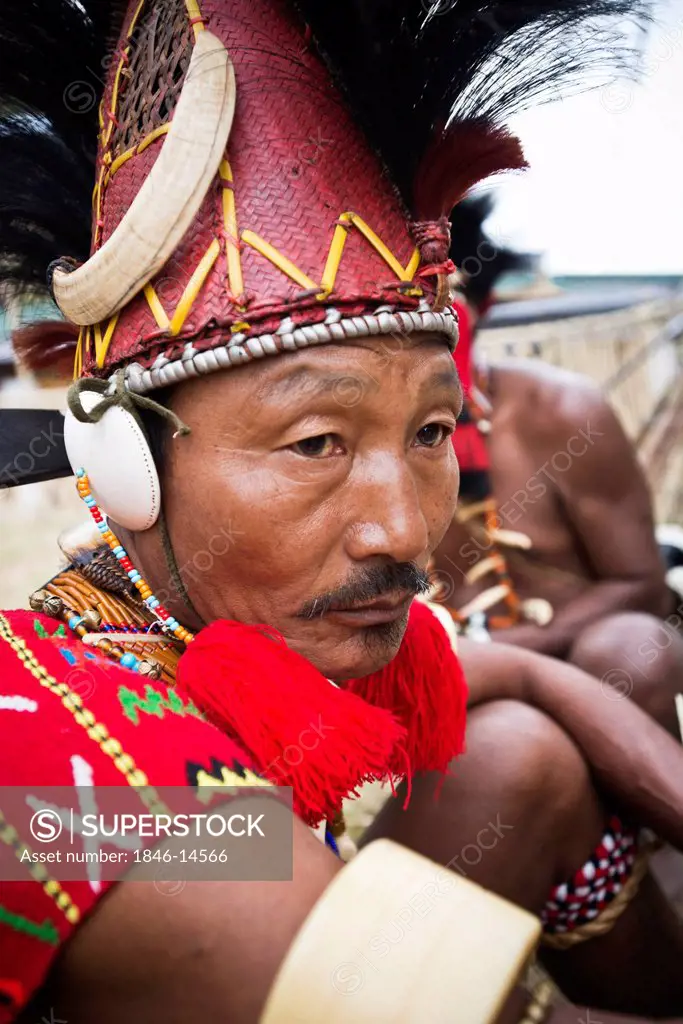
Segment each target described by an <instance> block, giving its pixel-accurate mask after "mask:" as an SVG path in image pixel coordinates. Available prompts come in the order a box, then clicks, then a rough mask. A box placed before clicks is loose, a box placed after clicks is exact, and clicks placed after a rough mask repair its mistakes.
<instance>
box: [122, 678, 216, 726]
mask: <svg viewBox="0 0 683 1024" xmlns="http://www.w3.org/2000/svg"><path fill="white" fill-rule="evenodd" d="M118 697H119V703H120V705H121V707H122V709H123V713H124V715H125V716H126V718H129V719H130V721H131V722H132V723H133V725H138V724H139V722H140V716H139V714H138V711H141V712H142V713H143V714H145V715H156V717H157V718H163V717H164V713H165V712H166V711H170V712H171V713H172V714H174V715H180V716H181V718H184V717H185V715H194V717H195V718H200V719H202V720H203V717H204V716H203V715H202V713H201V711H200V710H199V708H198V707H196V706H195V705H194V704H193V703H192V701H191V700H190V701H188V702H187V703H185V702H184V701H183V700H182V698H180V697H179V696H178V694H177V693H176V692H175V690H169V691H168V694H167V695H164V694H163V693H159V692H158V691H157V690H155V689H154V687H153V686H150V685H149V684H148V685H147V686H146V687H145V695H144V697H143V696H141V695H140V694H139V693H136V692H135V690H129V689H128V687H127V686H119V690H118Z"/></svg>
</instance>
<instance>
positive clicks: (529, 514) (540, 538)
mask: <svg viewBox="0 0 683 1024" xmlns="http://www.w3.org/2000/svg"><path fill="white" fill-rule="evenodd" d="M483 384H484V389H485V392H486V397H487V398H488V400H489V401H490V403H491V407H492V416H491V424H492V429H491V433H490V436H489V441H488V444H489V452H490V460H491V481H492V490H493V498H494V500H495V505H496V510H497V519H496V526H497V527H498V528H499V529H503V530H506V531H515V532H517V533H521V534H524V535H526V536H527V537H528V538H529V540H530V541H531V548H530V550H523V549H520V548H516V547H508V546H506V547H505V548H504V553H505V556H506V559H507V563H508V569H509V571H510V575H511V577H512V581H513V583H514V587H515V590H516V591H517V593H518V594H519V596H520V597H521V598H522V599H526V598H539V597H540V598H544V599H546V600H547V601H549V602H550V603H551V604H552V606H553V608H555V609H558V608H561V607H563V606H566V605H567V604H568V603H569V602H573V601H575V600H577V599H579V598H581V597H582V595H585V594H586V593H588V592H589V591H590V590H591V589H592V588H594V587H595V586H596V585H602V584H611V583H617V584H620V585H622V589H623V594H622V598H623V604H624V605H625V606H626V607H635V608H636V609H637V610H642V611H649V612H652V613H654V614H663V612H664V609H665V607H666V600H667V598H666V590H665V586H664V579H663V569H662V564H661V560H660V558H659V553H658V550H657V546H656V542H655V539H654V524H653V519H652V511H651V502H650V495H649V491H648V488H647V484H646V482H645V478H644V475H643V473H642V471H641V469H640V467H639V465H638V462H637V459H636V456H635V452H634V450H633V448H632V446H631V445H630V443H629V441H628V439H627V438H626V436H625V434H624V432H623V429H622V427H621V425H620V424H619V422H618V420H617V418H616V416H615V415H614V413H613V412H612V410H611V408H610V406H609V404H608V402H607V401H606V399H605V398H604V397H603V395H602V393H601V392H600V390H599V389H598V388H597V387H596V386H595V385H594V384H592V383H591V382H590V381H588V380H587V379H586V378H584V377H581V376H579V375H576V374H572V373H568V372H566V371H563V370H559V369H557V368H555V367H551V366H547V365H546V364H543V363H540V362H535V361H533V362H532V361H528V362H526V361H525V362H522V361H515V362H514V363H512V362H511V363H501V364H495V365H493V366H490V367H488V368H487V372H486V374H485V375H484V380H483ZM490 554H491V547H490V545H489V543H488V542H487V541H486V539H485V538H484V537H483V536H482V535H481V533H480V532H478V531H477V529H476V527H474V528H473V527H472V526H471V525H470V524H469V523H468V524H467V525H462V524H461V523H459V522H457V521H454V522H453V524H452V526H451V527H450V529H449V532H448V534H447V536H446V538H445V539H444V541H443V543H442V545H441V546H440V548H439V550H438V552H437V556H436V563H437V569H438V571H439V573H440V576H441V579H442V580H445V581H446V584H447V586H448V587H449V589H450V590H452V594H451V596H450V597H449V599H448V604H449V605H450V606H451V607H454V608H458V607H462V606H463V605H464V604H466V603H467V602H468V601H469V600H470V599H471V598H472V597H474V596H475V595H476V594H477V593H479V592H481V591H482V590H484V589H486V588H487V587H490V586H491V585H492V582H495V579H494V578H493V577H492V576H491V575H490V574H489V575H487V576H485V577H484V578H482V579H481V580H479V581H477V582H476V583H474V584H470V583H468V582H467V581H466V580H465V575H466V574H467V573H468V572H470V571H471V570H472V569H473V567H474V566H475V565H477V564H478V563H480V562H482V561H483V559H485V558H487V557H488V556H489V555H490ZM451 580H452V585H451ZM627 590H628V593H627V592H626V591H627ZM611 610H613V608H608V607H606V608H605V611H606V612H607V611H611Z"/></svg>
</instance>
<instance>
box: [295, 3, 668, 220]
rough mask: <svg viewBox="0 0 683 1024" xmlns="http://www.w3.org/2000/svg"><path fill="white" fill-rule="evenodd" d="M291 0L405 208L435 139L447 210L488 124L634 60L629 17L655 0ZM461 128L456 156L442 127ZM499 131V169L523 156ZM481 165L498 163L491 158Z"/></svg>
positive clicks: (467, 180)
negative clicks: (441, 152) (441, 151)
mask: <svg viewBox="0 0 683 1024" xmlns="http://www.w3.org/2000/svg"><path fill="white" fill-rule="evenodd" d="M299 3H300V7H301V9H302V12H303V14H304V16H305V17H306V19H307V20H308V21H309V23H310V25H311V28H312V31H313V35H314V36H315V38H316V39H317V40H318V43H319V45H320V47H321V49H322V51H323V52H324V53H325V54H326V55H327V58H328V60H329V62H330V65H331V66H332V68H333V69H335V70H336V71H337V73H338V76H339V78H340V79H341V81H342V84H343V85H344V86H345V88H346V91H347V93H348V96H349V99H350V101H351V103H352V105H353V106H354V107H355V110H356V115H357V117H358V118H359V119H360V120H361V122H362V123H363V124H364V125H365V128H366V131H367V132H368V134H369V136H370V138H371V139H372V140H373V141H374V144H375V147H376V149H377V150H378V151H379V153H380V154H381V156H382V157H383V158H384V161H385V163H386V165H387V167H388V169H389V172H390V174H391V175H392V177H393V180H394V181H395V182H396V184H397V185H398V187H399V189H400V191H401V193H402V194H403V197H404V199H405V201H406V203H407V204H408V206H409V207H410V208H411V209H412V210H413V211H414V210H415V196H416V190H418V191H419V188H420V178H421V177H423V176H424V174H425V168H424V167H423V161H424V159H425V157H427V158H428V161H429V162H430V163H432V162H433V161H434V160H438V159H439V157H438V143H439V142H441V141H443V143H444V145H445V148H446V156H445V161H446V163H447V164H448V165H449V167H448V168H446V169H445V170H444V172H443V173H440V176H441V178H443V175H444V173H446V174H448V173H450V174H451V175H452V177H453V182H454V184H453V186H452V187H451V188H449V187H448V186H447V185H446V184H445V183H444V185H443V195H441V196H438V197H435V198H436V200H437V205H438V206H440V207H441V212H442V213H444V214H448V212H449V210H450V209H451V207H452V206H453V205H454V204H455V202H456V201H458V200H459V199H460V198H462V196H463V195H464V194H465V193H466V192H467V191H468V189H469V188H471V187H472V185H474V184H475V183H476V181H477V180H481V175H480V176H479V177H477V174H478V172H477V171H476V170H475V172H474V174H469V172H468V164H471V163H472V158H473V157H474V162H475V163H476V161H477V160H478V159H479V156H480V153H481V150H482V142H481V137H482V136H485V135H486V134H487V132H490V131H492V130H493V131H496V130H498V131H500V129H501V128H502V127H503V126H504V125H505V124H506V123H507V121H508V119H509V118H510V117H511V116H512V115H513V114H516V113H518V112H519V111H521V110H523V109H526V108H527V107H529V106H532V105H534V104H538V103H539V102H542V101H547V100H552V99H555V98H557V96H558V95H560V94H562V95H567V93H570V92H575V91H577V90H580V89H582V88H586V87H587V86H589V85H595V84H597V83H600V82H604V81H606V80H609V79H610V78H611V76H612V75H613V74H615V73H623V72H628V71H631V72H632V71H633V70H634V69H635V67H636V66H637V59H636V58H637V56H638V50H637V48H636V46H635V42H634V26H635V28H640V29H642V28H643V27H644V26H645V25H646V24H647V22H648V21H649V20H650V19H651V15H652V9H653V3H652V2H648V0H526V2H519V3H518V2H515V0H499V2H491V0H433V2H431V0H342V2H339V0H324V2H322V0H299ZM473 127H478V128H479V130H480V132H479V138H477V132H476V131H473V130H472V129H473ZM462 128H465V129H466V132H465V133H464V139H463V145H462V146H461V147H460V148H459V152H460V157H459V158H458V156H457V154H458V146H457V145H454V144H449V139H450V140H453V139H454V138H456V137H457V135H458V131H459V130H461V129H462ZM509 138H510V137H509V136H508V139H509ZM503 142H504V140H502V139H501V138H500V137H499V140H498V143H499V149H501V160H500V163H501V167H500V168H499V169H501V170H502V169H505V168H508V167H511V166H512V167H515V166H517V167H520V166H523V164H522V163H521V162H520V159H519V155H517V156H516V155H515V154H514V153H512V154H510V153H509V152H508V153H505V152H504V150H505V145H504V144H503V145H502V148H501V143H503ZM435 147H436V148H435ZM483 148H486V147H485V146H484V147H483ZM511 158H512V162H510V160H511ZM480 170H481V172H482V173H483V174H485V175H488V174H489V173H495V171H496V168H495V160H491V159H489V161H488V164H486V162H485V165H482V167H481V168H480ZM429 173H430V176H431V178H432V180H433V179H434V171H433V169H432V170H430V172H429ZM472 178H474V180H472ZM432 215H434V213H432Z"/></svg>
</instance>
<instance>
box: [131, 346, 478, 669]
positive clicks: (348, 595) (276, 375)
mask: <svg viewBox="0 0 683 1024" xmlns="http://www.w3.org/2000/svg"><path fill="white" fill-rule="evenodd" d="M460 406H461V393H460V387H459V384H458V380H457V375H456V371H455V366H454V363H453V359H452V357H451V355H450V353H449V352H448V349H447V347H446V345H445V344H444V342H443V340H442V339H436V338H433V337H430V336H427V335H421V336H420V335H415V336H412V337H410V338H409V339H406V338H389V337H386V338H370V339H363V340H360V341H355V342H351V341H350V342H346V343H344V344H343V345H323V346H320V347H317V348H312V349H310V350H308V351H303V352H297V353H292V354H287V355H282V356H278V357H277V358H274V359H264V360H263V361H262V362H258V363H254V364H251V365H250V366H246V367H242V368H240V369H238V370H234V371H230V372H229V373H225V374H223V373H216V374H212V375H210V376H208V377H205V378H203V379H200V380H194V381H191V382H188V383H186V384H183V385H182V386H181V387H179V388H178V389H177V391H176V392H175V394H174V396H173V400H172V407H173V409H174V410H175V412H177V413H178V415H179V416H180V417H181V419H183V420H184V421H185V422H186V423H188V424H189V426H190V427H191V431H192V432H191V434H190V435H189V436H188V437H183V438H179V439H177V440H175V441H173V442H172V443H170V444H169V445H168V447H167V458H166V463H165V467H164V472H163V479H162V488H163V496H164V509H165V515H166V521H167V525H168V529H169V534H170V537H171V541H172V545H173V550H174V554H175V558H176V561H177V564H178V566H179V568H180V572H181V575H182V577H183V580H184V583H185V586H186V588H187V591H188V594H189V595H190V598H191V600H192V602H193V604H194V606H195V608H196V610H197V612H198V613H199V615H200V616H201V618H202V619H203V620H204V621H205V622H210V621H212V620H214V619H218V618H231V619H236V620H238V621H240V622H244V623H249V624H260V623H267V624H268V625H271V626H273V627H275V628H276V629H277V630H279V631H280V632H281V633H282V634H283V635H284V637H285V639H286V640H287V642H288V643H289V645H290V646H291V647H292V648H293V649H295V650H297V651H298V652H299V653H301V654H303V655H304V656H305V657H306V658H308V659H309V660H310V661H311V662H312V663H313V664H314V665H315V666H316V667H317V668H318V669H319V670H320V671H321V672H322V673H323V674H324V675H326V676H328V677H329V678H331V679H333V680H335V681H338V682H341V681H343V680H344V679H348V678H353V677H358V676H364V675H367V674H369V673H371V672H374V671H376V670H377V669H378V668H380V667H382V666H383V665H384V664H386V663H387V662H388V661H389V660H390V659H391V658H392V657H393V656H394V655H395V654H396V652H397V650H398V647H399V645H400V642H401V639H402V637H403V633H404V631H405V626H406V622H407V616H408V609H409V606H410V602H411V599H412V598H413V597H414V595H415V593H416V592H417V591H418V590H419V589H420V587H421V584H422V586H424V581H423V580H421V574H422V573H423V572H424V570H425V568H426V566H427V561H428V558H429V556H430V554H431V552H432V551H433V549H434V548H435V547H436V546H437V545H438V544H439V542H440V541H441V539H442V537H443V535H444V533H445V531H446V529H447V527H448V525H449V523H450V521H451V519H452V516H453V512H454V507H455V501H456V497H457V489H458V469H457V464H456V459H455V455H454V452H453V446H452V444H451V441H450V435H451V434H452V432H453V430H454V428H455V422H456V418H457V416H458V413H459V411H460ZM154 534H156V530H155V531H149V534H143V535H138V536H137V537H136V544H135V547H136V549H137V553H138V556H139V557H140V559H141V562H142V565H143V567H146V568H147V571H148V572H149V575H150V578H151V579H152V580H155V579H156V580H157V581H158V580H159V579H160V576H162V573H163V570H160V565H161V564H163V563H162V562H161V557H160V546H159V541H158V537H156V536H154ZM151 563H154V565H155V566H156V569H157V570H159V571H157V572H153V571H151ZM174 607H175V608H177V609H178V614H179V616H182V609H181V608H180V607H179V606H178V605H175V606H174ZM185 618H186V621H187V616H185Z"/></svg>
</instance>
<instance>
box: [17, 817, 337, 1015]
mask: <svg viewBox="0 0 683 1024" xmlns="http://www.w3.org/2000/svg"><path fill="white" fill-rule="evenodd" d="M283 813H289V812H288V811H286V810H285V809H283ZM294 825H295V828H294V876H293V880H292V881H285V882H188V883H187V884H186V885H185V886H184V887H182V888H181V889H180V891H178V892H176V893H175V894H174V895H171V894H166V893H164V892H163V890H162V889H161V888H160V887H159V888H158V887H155V885H153V884H151V883H147V882H135V881H130V882H122V883H121V884H119V885H118V886H117V887H116V888H115V889H114V890H113V891H112V892H111V894H110V895H109V896H107V898H106V899H105V900H104V901H103V902H102V903H101V904H100V905H99V906H98V909H97V911H96V913H95V914H94V915H93V917H92V918H91V919H90V920H89V921H87V922H86V923H85V924H84V925H82V926H81V928H80V929H79V930H78V931H77V932H76V934H75V936H74V938H73V939H72V941H71V942H70V944H69V945H68V947H67V949H66V951H65V955H64V957H63V960H62V962H61V964H60V965H59V967H58V969H57V970H56V971H55V972H54V975H53V981H52V983H51V984H50V986H49V988H48V990H47V992H46V993H45V997H44V999H45V1003H44V1005H45V1006H46V1007H47V1008H48V1009H49V1007H51V1006H52V1007H54V1008H55V1014H54V1016H55V1017H56V1018H60V1019H62V1020H68V1021H69V1024H88V1022H90V1021H97V1022H98V1024H121V1021H126V1024H138V1022H139V1024H149V1022H150V1021H164V1022H165V1024H194V1022H195V1021H202V1022H206V1024H211V1022H213V1021H225V1022H229V1024H255V1022H256V1021H258V1019H259V1016H260V1012H261V1010H262V1008H263V1004H264V1002H265V999H266V995H267V993H268V991H269V989H270V987H271V985H272V983H273V980H274V977H275V974H276V971H277V969H278V967H279V965H280V962H281V961H282V959H283V957H284V955H285V953H286V951H287V949H288V947H289V945H290V944H291V942H292V939H293V938H294V936H295V934H296V932H297V931H298V930H299V928H300V927H301V925H302V924H303V922H304V920H305V918H306V916H307V915H308V913H309V912H310V910H311V908H312V907H313V905H314V903H315V902H316V900H317V899H318V898H319V896H320V895H321V894H322V893H323V891H324V890H325V888H326V887H327V885H328V884H329V883H330V882H331V881H332V879H333V878H334V877H335V875H336V874H337V872H338V871H339V870H340V867H341V864H340V862H339V861H337V860H336V858H335V857H333V856H332V854H331V853H330V852H329V851H328V850H327V849H326V848H325V847H324V846H323V845H322V843H320V842H319V841H318V840H317V839H316V838H315V837H314V836H313V835H311V833H310V832H309V830H308V829H307V828H306V827H305V826H304V825H303V824H301V822H298V821H295V822H294ZM47 1018H48V1019H50V1016H49V1013H48V1014H47ZM32 1019H39V1014H38V1016H36V1015H35V1014H34V1017H33V1018H32Z"/></svg>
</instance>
